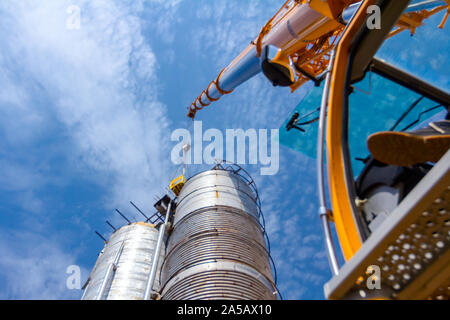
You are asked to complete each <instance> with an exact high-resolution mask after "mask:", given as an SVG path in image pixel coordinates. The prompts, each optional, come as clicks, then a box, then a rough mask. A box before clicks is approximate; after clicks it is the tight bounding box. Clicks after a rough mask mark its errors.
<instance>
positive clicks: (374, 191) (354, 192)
mask: <svg viewBox="0 0 450 320" xmlns="http://www.w3.org/2000/svg"><path fill="white" fill-rule="evenodd" d="M449 5H450V1H448V0H445V1H408V0H365V1H352V0H309V1H306V0H296V1H294V0H291V1H287V2H286V3H284V5H283V6H282V7H281V9H280V10H279V11H278V12H277V13H276V14H275V15H274V16H273V18H272V19H270V20H269V21H268V22H267V23H266V25H265V26H263V28H262V29H261V32H260V34H259V35H258V37H257V38H256V39H255V40H254V41H253V42H252V43H251V44H250V45H249V46H248V47H247V48H246V49H245V50H244V51H243V52H242V53H241V54H240V55H239V56H238V57H237V58H236V59H235V60H233V61H232V62H231V63H230V65H229V66H227V67H226V68H224V69H223V70H222V71H221V72H220V73H219V75H218V76H217V78H216V79H215V80H214V81H212V82H211V83H210V84H209V85H208V87H207V88H206V89H205V90H204V91H203V92H202V93H201V95H200V96H198V97H197V99H195V101H194V102H193V103H192V104H191V105H190V107H188V117H190V118H192V119H194V117H195V116H196V113H197V111H198V110H201V109H203V108H204V107H206V106H209V105H210V104H211V103H212V102H214V101H217V100H218V99H219V98H220V97H221V96H222V95H225V94H229V93H231V92H232V91H233V89H235V88H236V87H237V86H239V85H240V84H242V83H243V82H245V81H247V80H248V79H250V78H251V77H253V76H254V75H256V74H257V73H259V72H261V71H262V72H263V73H264V74H265V75H266V76H267V78H268V79H269V80H270V81H271V82H272V83H273V84H274V85H279V86H289V87H290V88H291V90H292V91H295V90H297V89H298V88H299V87H300V86H302V85H303V84H304V83H306V82H308V81H314V82H315V83H316V85H318V86H319V85H322V88H320V90H322V93H321V102H320V104H321V107H320V116H319V117H318V119H317V120H318V129H317V130H318V134H317V149H316V152H317V153H316V157H317V181H318V189H319V190H318V193H319V203H320V206H319V210H318V211H319V216H320V219H321V221H322V225H323V229H324V237H325V242H326V248H327V253H328V259H329V262H330V267H331V271H332V274H333V277H332V279H331V280H330V281H329V282H328V283H326V284H325V286H324V290H325V296H326V297H327V298H329V299H364V298H365V299H368V298H385V299H433V298H437V299H448V298H449V297H450V291H449V290H450V289H449V288H450V263H449V262H450V250H449V247H450V201H449V198H450V192H449V191H450V151H447V152H446V153H445V155H444V156H443V157H442V158H441V159H440V160H439V161H437V162H436V163H423V164H418V165H414V166H407V167H401V166H392V165H389V164H385V163H380V162H379V161H376V160H375V159H373V157H371V156H369V157H367V158H366V159H365V160H364V168H363V170H362V171H361V172H359V174H357V175H356V176H355V175H354V173H355V172H356V171H357V170H356V171H355V172H354V171H353V170H352V156H353V155H354V152H353V151H354V149H353V150H352V147H351V143H350V142H349V139H351V136H350V134H349V130H350V129H351V128H350V129H349V126H350V127H351V126H352V125H353V124H352V123H351V121H350V120H349V114H351V113H352V112H355V111H354V110H358V111H359V114H358V117H359V119H364V112H367V113H368V112H372V111H370V110H371V108H369V107H373V110H375V111H376V108H377V106H379V105H381V106H384V107H385V109H386V108H389V109H393V110H395V109H396V108H398V107H399V106H398V105H397V102H396V101H397V100H395V99H394V98H395V93H396V92H397V93H402V94H403V99H404V97H408V98H414V100H413V103H412V104H411V105H410V106H409V108H408V111H407V112H406V113H405V114H403V115H402V117H401V119H399V121H398V123H399V122H400V120H402V119H404V118H405V117H407V115H408V112H410V111H411V110H413V109H414V108H418V107H417V106H418V105H419V107H422V108H425V107H428V109H426V110H424V111H422V112H421V113H420V114H419V116H418V117H419V118H418V119H417V120H416V121H415V123H417V122H418V120H419V119H420V116H421V115H423V114H425V113H427V112H429V111H430V110H435V109H436V108H444V109H446V110H447V111H448V109H449V106H450V95H449V93H448V92H445V91H443V90H441V89H439V88H437V87H434V86H433V85H431V84H429V83H427V82H425V81H423V80H421V79H419V78H417V77H414V76H412V75H411V74H409V73H407V72H405V71H403V70H401V69H399V68H397V67H395V66H393V65H390V64H387V63H386V62H384V61H382V60H379V59H377V58H375V54H376V52H377V51H378V49H379V48H380V46H381V44H382V43H383V41H384V40H385V39H387V38H389V37H392V36H395V35H397V34H399V33H400V32H402V31H405V30H409V31H410V32H411V34H414V32H415V31H416V29H417V28H418V27H420V26H421V25H422V23H423V21H424V20H425V19H427V18H429V17H430V16H432V15H435V14H436V13H438V12H444V16H443V19H442V22H441V23H440V25H439V28H441V29H442V28H444V25H445V22H446V20H447V18H448V14H449V7H450V6H449ZM374 15H375V16H376V15H379V18H380V21H381V22H382V23H381V24H380V25H376V24H375V25H374V21H373V20H372V19H374ZM372 77H374V78H375V79H374V80H372ZM367 81H368V82H369V85H370V86H371V90H370V92H366V93H365V94H364V95H362V96H361V95H359V96H358V93H357V90H355V89H357V87H358V85H359V84H362V83H364V82H366V83H367ZM372 86H373V88H372ZM388 93H393V94H390V95H389V94H388ZM393 96H394V98H393ZM358 99H360V100H358ZM361 99H366V100H361ZM392 99H394V100H395V101H393V100H392ZM406 100H407V99H406ZM361 101H362V102H361ZM423 104H427V105H423ZM430 104H433V105H435V106H433V107H432V108H430V107H429V105H430ZM361 106H364V109H362V107H361ZM298 117H299V115H298V113H297V114H294V116H293V117H292V118H291V120H290V121H288V124H287V126H288V129H289V128H294V127H297V128H299V127H298V126H297V124H298V120H299V118H298ZM378 117H379V118H383V114H380V115H379V116H378ZM369 121H371V120H369ZM398 123H396V126H397V124H398ZM411 126H412V124H411V125H410V126H408V128H410V127H411ZM391 129H395V126H394V127H393V128H391ZM405 129H406V127H405ZM294 131H295V130H294ZM365 138H367V136H366V137H365V136H363V135H361V134H360V135H359V136H358V139H360V140H361V139H365ZM324 140H326V155H327V162H326V163H327V172H328V188H329V194H330V200H331V206H329V205H328V204H327V201H326V197H325V183H324V168H323V144H324ZM183 181H185V180H184V179H182V178H181V179H179V180H177V181H176V182H175V183H173V185H171V187H172V188H174V189H175V190H178V191H179V189H180V188H181V187H182V185H178V184H177V182H180V183H183ZM330 223H334V225H335V227H336V232H337V236H338V239H339V243H340V247H341V249H342V253H343V256H344V259H345V261H346V262H345V264H344V265H343V266H340V265H339V263H338V259H337V257H336V249H335V246H334V243H333V237H332V234H331V231H330ZM369 283H371V284H372V285H371V286H369Z"/></svg>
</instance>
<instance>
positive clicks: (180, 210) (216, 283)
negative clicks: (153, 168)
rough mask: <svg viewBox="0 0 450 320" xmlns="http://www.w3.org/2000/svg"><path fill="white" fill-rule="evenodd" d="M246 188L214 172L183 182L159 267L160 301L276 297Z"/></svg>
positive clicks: (242, 181) (233, 175) (235, 176)
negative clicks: (162, 261)
mask: <svg viewBox="0 0 450 320" xmlns="http://www.w3.org/2000/svg"><path fill="white" fill-rule="evenodd" d="M252 186H254V184H252V183H251V182H250V181H248V179H246V178H245V177H244V176H243V175H240V174H239V173H237V172H236V171H232V170H223V169H218V168H215V169H214V170H209V171H205V172H202V173H200V174H197V175H195V176H193V177H191V178H190V179H189V180H188V181H187V182H186V184H185V185H184V187H183V189H182V190H181V193H180V194H179V196H178V201H177V208H176V213H175V217H174V227H173V230H172V233H171V235H170V237H169V239H168V243H167V250H166V258H165V261H164V264H163V267H162V275H161V281H162V292H161V296H162V299H166V300H179V299H251V300H256V299H266V300H268V299H276V298H277V295H276V286H275V284H274V281H273V275H272V269H271V266H270V260H269V259H270V257H269V252H268V251H267V248H266V243H265V240H264V234H263V230H262V227H261V224H260V223H259V213H260V210H259V206H258V201H259V199H258V196H257V192H256V189H254V188H252Z"/></svg>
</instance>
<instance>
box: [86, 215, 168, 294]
mask: <svg viewBox="0 0 450 320" xmlns="http://www.w3.org/2000/svg"><path fill="white" fill-rule="evenodd" d="M157 240H158V230H157V229H156V228H155V227H154V226H153V225H152V224H148V223H143V222H137V223H132V224H129V225H126V226H124V227H122V228H120V229H118V230H116V231H115V232H114V233H113V234H112V235H111V237H110V239H109V241H108V242H107V243H106V244H105V247H104V249H103V251H102V252H101V254H100V255H99V257H98V259H97V262H96V264H95V266H94V268H93V270H92V272H91V274H90V276H89V282H88V284H87V287H86V288H85V291H84V294H83V297H82V299H83V300H141V299H143V297H144V291H145V287H146V284H147V280H148V278H149V273H150V268H151V265H152V261H153V257H154V251H155V247H156V242H157ZM163 259H164V247H163V248H162V250H161V253H160V258H159V268H158V270H157V273H156V276H157V278H156V285H157V284H158V283H159V274H160V268H161V264H162V261H163ZM156 285H155V287H156Z"/></svg>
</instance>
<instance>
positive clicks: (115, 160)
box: [0, 0, 170, 299]
mask: <svg viewBox="0 0 450 320" xmlns="http://www.w3.org/2000/svg"><path fill="white" fill-rule="evenodd" d="M142 3H143V2H142V1H133V3H132V4H131V3H129V2H128V1H123V2H111V1H106V0H97V1H87V0H83V1H76V3H75V4H76V5H78V6H79V7H80V8H81V28H80V29H79V30H69V29H67V28H66V20H67V18H68V14H67V12H66V9H67V7H68V6H69V5H71V4H72V1H14V2H12V1H2V2H1V3H0V12H1V15H2V16H1V19H0V39H1V42H0V49H1V50H0V81H1V82H2V86H1V88H0V127H1V128H2V129H1V132H0V133H2V135H3V136H4V137H6V140H5V141H3V142H2V143H8V144H9V146H10V147H11V148H12V149H14V150H13V151H11V152H6V150H4V151H5V152H2V154H1V156H2V163H1V165H2V172H1V175H0V181H1V182H5V184H4V185H2V187H1V188H2V190H3V191H5V190H6V191H10V192H14V193H15V199H16V200H17V202H18V203H23V206H22V209H23V210H25V211H26V212H27V213H29V214H30V219H38V216H36V214H37V213H38V212H40V211H42V210H43V208H45V204H44V203H43V200H42V199H39V198H38V197H37V195H36V192H35V190H38V189H39V188H43V187H44V186H45V185H46V184H47V183H48V181H49V180H50V181H53V182H55V181H57V180H58V177H52V176H50V177H47V176H45V178H44V177H43V176H42V174H41V173H40V169H42V168H41V167H42V166H49V167H47V168H45V170H44V171H45V173H46V174H50V175H52V174H55V173H53V172H52V168H51V164H50V163H46V162H45V161H43V162H44V163H38V164H37V163H35V162H33V161H31V160H30V161H25V162H26V164H25V165H24V166H22V165H19V164H15V163H14V162H15V161H18V162H19V160H18V159H21V160H20V161H22V162H23V159H24V158H27V156H28V155H29V157H30V158H33V159H36V158H42V159H47V158H48V157H49V154H48V153H53V152H56V155H57V156H61V157H64V158H65V159H69V161H71V163H70V166H69V169H70V170H73V174H75V175H76V174H77V173H80V174H82V175H83V176H85V177H86V176H87V177H89V178H90V179H93V180H94V181H96V182H97V183H98V184H99V185H101V186H102V187H104V189H105V190H106V193H107V197H106V198H105V199H104V202H103V203H104V206H105V207H106V208H108V209H109V208H112V207H114V206H121V205H124V204H125V203H126V204H127V203H128V201H129V200H133V201H134V202H136V203H138V204H140V205H142V206H147V207H148V206H149V205H151V204H152V203H153V195H154V194H161V191H162V187H163V186H164V185H166V184H167V181H168V173H167V172H168V168H169V167H170V163H169V161H168V160H167V159H170V158H169V149H168V148H169V144H168V141H169V140H168V138H169V137H170V135H168V134H166V131H167V128H168V126H169V120H168V119H167V118H166V106H165V105H164V104H162V103H161V102H160V101H159V100H158V83H157V79H156V76H155V71H156V70H157V69H158V62H157V59H156V57H155V55H154V53H153V51H152V48H151V47H149V46H148V45H147V44H146V42H145V41H144V38H143V36H142V28H141V25H142V23H141V20H140V18H139V14H140V13H141V11H142V9H143V7H142ZM53 137H58V139H60V140H59V141H61V140H62V141H63V142H59V143H60V144H61V145H58V146H57V147H55V146H53V145H51V144H49V143H48V141H49V140H52V139H53ZM27 146H32V148H30V149H27ZM40 153H41V154H40ZM68 176H70V175H68ZM33 213H34V215H33ZM43 221H45V223H48V222H49V220H47V219H43ZM51 227H52V226H51V225H42V223H41V224H40V225H39V230H41V231H44V230H46V231H48V230H49V228H51ZM53 231H55V232H56V233H57V232H58V231H57V230H53ZM1 242H2V244H1V245H0V252H2V259H1V261H0V276H1V277H4V278H5V279H6V283H5V284H4V285H3V286H2V290H1V292H0V294H1V295H4V298H16V299H17V298H20V299H36V298H39V299H56V298H70V297H74V296H73V292H72V293H71V292H67V290H66V289H65V277H66V275H65V270H66V269H65V268H66V267H67V266H68V265H70V264H74V262H75V261H76V259H75V258H76V257H74V256H72V255H71V254H67V253H66V252H65V250H64V249H63V248H61V247H58V245H56V244H54V243H53V242H52V241H51V239H45V238H44V237H42V236H39V235H36V234H23V235H20V236H19V235H17V234H14V235H13V236H11V237H6V236H2V238H1ZM11 244H14V245H11Z"/></svg>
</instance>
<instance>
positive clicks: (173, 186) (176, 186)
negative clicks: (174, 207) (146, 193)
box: [170, 170, 186, 196]
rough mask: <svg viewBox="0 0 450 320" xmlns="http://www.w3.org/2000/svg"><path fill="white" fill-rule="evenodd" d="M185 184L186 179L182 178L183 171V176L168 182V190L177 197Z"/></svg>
mask: <svg viewBox="0 0 450 320" xmlns="http://www.w3.org/2000/svg"><path fill="white" fill-rule="evenodd" d="M185 183H186V177H185V176H184V170H183V174H182V175H181V176H179V177H177V178H175V179H173V180H172V181H171V182H170V190H172V191H173V193H175V195H176V196H178V195H179V194H180V191H181V189H182V188H183V186H184V184H185Z"/></svg>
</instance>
